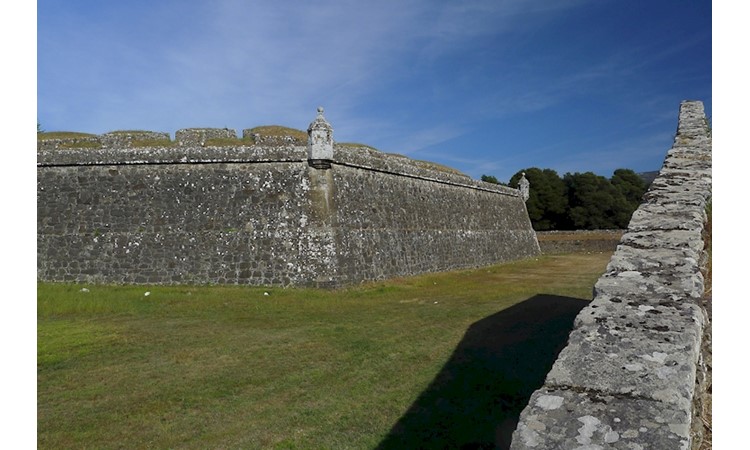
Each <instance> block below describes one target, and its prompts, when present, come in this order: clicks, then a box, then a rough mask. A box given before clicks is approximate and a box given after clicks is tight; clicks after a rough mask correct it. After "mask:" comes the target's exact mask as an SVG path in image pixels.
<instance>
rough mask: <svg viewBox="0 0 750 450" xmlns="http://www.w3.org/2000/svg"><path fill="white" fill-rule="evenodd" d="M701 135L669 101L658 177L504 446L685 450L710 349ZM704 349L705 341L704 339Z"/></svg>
mask: <svg viewBox="0 0 750 450" xmlns="http://www.w3.org/2000/svg"><path fill="white" fill-rule="evenodd" d="M710 198H711V137H710V132H709V130H708V125H707V122H706V117H705V114H704V111H703V104H702V103H701V102H695V101H686V102H683V103H682V104H681V107H680V116H679V125H678V129H677V134H676V137H675V141H674V145H673V147H672V149H671V150H669V152H668V153H667V157H666V159H665V161H664V165H663V167H662V169H661V171H660V172H659V176H658V177H657V179H656V180H655V181H654V182H653V184H652V185H651V188H650V189H649V191H648V192H647V193H646V195H645V196H644V202H643V204H641V206H640V207H639V208H638V210H637V211H636V212H635V213H634V214H633V217H632V219H631V221H630V224H629V226H628V230H627V231H626V233H625V234H624V235H623V237H622V239H621V240H620V244H619V245H618V247H617V250H616V251H615V254H614V255H613V256H612V259H611V261H610V263H609V265H608V266H607V270H606V272H605V274H604V275H603V276H602V277H601V278H600V279H599V280H598V282H597V283H596V285H595V287H594V299H593V301H592V302H591V303H590V305H588V306H587V307H586V308H584V309H583V310H582V311H581V312H580V313H579V315H578V316H577V318H576V321H575V328H574V330H573V332H572V333H571V334H570V336H569V340H568V345H567V347H565V348H564V349H563V350H562V352H561V353H560V354H559V356H558V358H557V361H556V362H555V364H554V365H553V367H552V369H551V371H550V372H549V374H548V375H547V378H546V381H545V383H544V385H543V386H542V388H540V389H539V390H537V391H536V392H534V394H533V395H532V396H531V399H530V401H529V404H528V406H527V407H526V408H525V409H524V411H523V412H522V414H521V417H520V422H519V424H518V427H517V428H516V430H515V433H514V434H513V442H512V444H511V448H512V449H535V450H543V449H577V448H581V449H584V448H585V449H595V448H596V449H603V448H617V449H649V448H651V449H690V448H697V447H698V446H699V445H700V441H701V430H702V423H701V420H700V419H699V418H698V417H697V413H698V411H700V410H701V402H702V399H703V394H704V392H705V386H706V370H705V369H706V367H705V363H704V359H703V356H702V348H703V347H704V346H706V345H707V343H708V342H710V337H709V336H710V335H709V334H707V333H710V323H709V322H708V319H707V314H706V310H705V309H704V306H703V296H704V286H703V276H702V274H701V269H702V264H703V263H704V262H705V252H704V241H703V231H704V224H705V220H706V212H705V211H706V205H707V202H709V201H710ZM709 345H710V344H709Z"/></svg>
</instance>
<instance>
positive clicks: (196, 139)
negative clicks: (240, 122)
mask: <svg viewBox="0 0 750 450" xmlns="http://www.w3.org/2000/svg"><path fill="white" fill-rule="evenodd" d="M210 139H237V132H236V131H234V130H230V129H229V128H183V129H181V130H177V132H176V133H175V140H176V141H177V143H179V144H180V145H182V146H191V145H197V146H204V145H206V141H208V140H210Z"/></svg>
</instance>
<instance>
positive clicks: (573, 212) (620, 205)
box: [482, 167, 648, 231]
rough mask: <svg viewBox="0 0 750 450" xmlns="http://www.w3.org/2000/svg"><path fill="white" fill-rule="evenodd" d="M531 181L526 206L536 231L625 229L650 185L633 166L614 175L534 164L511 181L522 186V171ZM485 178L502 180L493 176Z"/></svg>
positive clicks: (485, 178)
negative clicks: (566, 171) (520, 181)
mask: <svg viewBox="0 0 750 450" xmlns="http://www.w3.org/2000/svg"><path fill="white" fill-rule="evenodd" d="M522 173H525V174H526V179H527V180H529V184H530V186H529V199H528V201H527V202H526V209H527V210H528V212H529V218H530V219H531V225H532V226H533V227H534V230H536V231H546V230H606V229H624V228H627V226H628V222H630V216H632V215H633V211H635V210H636V209H637V208H638V205H640V204H641V200H642V198H643V194H644V193H645V192H646V189H647V188H648V185H647V184H646V181H645V180H644V179H643V178H642V177H641V176H640V175H638V174H637V173H635V172H634V171H632V170H630V169H617V170H615V172H614V174H613V175H612V177H611V178H609V179H608V178H606V177H603V176H601V175H596V174H594V173H592V172H585V173H578V172H576V173H566V174H565V175H564V176H563V177H562V178H561V177H560V176H559V175H558V174H557V172H555V171H554V170H552V169H539V168H536V167H531V168H528V169H524V170H519V171H518V172H516V174H515V175H513V176H512V177H511V179H510V182H509V183H508V184H507V185H508V186H510V187H513V188H518V181H519V180H520V179H521V174H522ZM482 181H486V182H489V183H496V184H503V183H500V182H499V181H498V180H497V178H495V177H494V176H491V175H482Z"/></svg>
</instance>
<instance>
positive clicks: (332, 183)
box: [37, 111, 539, 286]
mask: <svg viewBox="0 0 750 450" xmlns="http://www.w3.org/2000/svg"><path fill="white" fill-rule="evenodd" d="M320 115H321V116H322V111H321V112H320ZM192 130H198V131H190V132H188V131H184V130H181V132H180V133H179V134H180V136H181V137H184V138H185V139H187V140H190V139H193V138H195V139H194V140H195V142H194V143H192V144H190V145H173V144H174V143H170V142H168V141H166V140H163V139H161V138H160V137H159V136H160V135H159V136H150V137H148V136H147V137H148V138H149V139H150V140H149V141H148V142H150V143H151V144H153V145H151V146H133V145H130V144H127V145H125V144H123V146H122V147H114V146H102V147H101V148H65V149H54V148H47V147H45V146H43V145H40V146H39V148H38V149H37V276H38V279H40V280H43V281H71V282H97V283H150V284H173V283H174V284H183V283H231V284H251V285H279V286H303V285H307V286H341V285H347V284H352V283H358V282H361V281H365V280H373V279H381V278H387V277H393V276H406V275H414V274H418V273H423V272H432V271H439V270H447V269H453V268H464V267H476V266H481V265H487V264H493V263H497V262H501V261H507V260H510V259H518V258H525V257H530V256H535V255H538V254H539V246H538V244H537V241H536V237H535V234H534V232H533V230H532V228H531V223H530V221H529V219H528V214H527V212H526V207H525V204H524V202H523V200H522V199H521V198H520V194H519V193H518V191H516V190H513V189H510V188H506V187H498V186H495V185H491V184H488V183H483V182H480V181H475V180H471V179H470V178H468V177H465V176H461V175H458V174H456V173H453V172H450V171H446V170H442V169H441V168H439V167H437V166H435V167H433V166H431V165H430V163H425V162H419V161H412V160H410V159H408V158H403V157H396V156H390V155H384V154H382V153H381V154H376V153H372V152H376V151H374V150H365V148H364V147H362V148H360V147H354V148H353V147H347V146H338V147H336V150H335V151H334V152H332V153H333V157H332V159H330V160H318V161H316V162H315V164H313V163H312V162H311V160H310V159H309V157H308V149H307V148H306V147H305V146H302V145H295V144H292V143H280V144H279V143H277V144H273V145H271V144H269V143H267V144H261V145H258V144H250V143H245V142H239V143H237V144H235V143H232V142H230V143H229V145H220V146H212V145H205V144H206V141H207V140H208V139H209V138H210V139H215V138H218V139H225V138H226V139H233V138H232V137H231V136H229V137H228V138H227V137H222V136H221V135H222V134H225V131H223V130H222V131H220V132H218V135H215V134H211V133H208V132H207V131H206V129H192ZM183 131H184V132H183ZM230 134H231V133H230ZM183 135H185V136H183ZM157 138H158V139H157ZM128 139H131V141H129V142H130V143H131V144H132V140H133V139H135V138H134V136H130V137H129V138H128ZM144 139H145V138H144ZM198 141H202V144H201V143H199V142H198ZM161 142H164V145H161ZM185 142H187V141H185ZM72 146H73V147H74V146H75V143H74V144H73V145H72ZM377 153H380V152H377Z"/></svg>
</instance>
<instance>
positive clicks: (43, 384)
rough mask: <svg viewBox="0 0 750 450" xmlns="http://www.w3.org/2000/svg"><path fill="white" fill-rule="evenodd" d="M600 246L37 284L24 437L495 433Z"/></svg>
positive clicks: (559, 341) (459, 438) (431, 440)
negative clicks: (352, 275)
mask: <svg viewBox="0 0 750 450" xmlns="http://www.w3.org/2000/svg"><path fill="white" fill-rule="evenodd" d="M609 257H610V254H575V255H559V256H545V257H540V258H538V259H537V260H527V261H520V262H515V263H510V264H504V265H498V266H494V267H490V268H483V269H476V270H465V271H458V272H451V273H442V274H430V275H424V276H418V277H413V278H407V279H399V280H391V281H388V282H381V283H372V284H367V285H363V286H358V287H356V288H349V289H342V290H335V291H327V290H314V289H277V288H249V287H228V286H210V287H208V286H174V287H165V286H162V287H159V286H97V285H80V284H79V285H70V284H45V283H40V284H38V288H37V289H38V294H37V315H38V321H37V333H38V344H37V375H38V377H37V401H38V404H37V408H38V416H37V419H38V421H37V427H38V430H37V433H38V434H37V436H38V437H37V443H38V447H39V448H49V449H61V448H66V449H73V448H97V449H102V448H128V449H134V448H164V449H167V448H279V449H289V448H304V449H308V448H313V449H315V448H321V449H322V448H326V449H329V448H378V447H379V448H416V447H422V448H446V447H448V448H452V447H461V446H473V447H472V448H481V447H483V446H487V445H491V444H493V443H497V442H504V441H505V440H507V439H508V438H509V433H510V432H512V430H513V428H514V427H515V421H516V420H517V417H518V414H519V413H520V409H521V408H522V407H523V406H524V405H525V404H526V401H527V400H528V396H529V395H530V394H531V392H532V391H533V390H534V389H536V388H537V387H539V385H541V383H542V382H543V379H544V376H545V374H546V373H547V371H548V369H549V367H550V366H551V364H552V361H553V360H554V358H555V355H556V353H557V352H558V351H559V350H560V349H561V348H562V347H563V346H564V344H565V340H566V338H567V334H568V333H569V331H570V330H571V328H572V321H573V318H574V317H575V314H576V313H577V312H578V311H579V310H580V309H581V308H582V307H583V306H584V305H585V304H586V300H589V299H590V297H591V290H592V286H593V284H594V282H595V281H596V279H597V278H598V277H599V276H600V274H601V273H602V272H603V270H604V268H605V266H606V264H607V262H608V260H609ZM83 288H86V289H88V291H83V290H82V289H83ZM146 293H148V295H146Z"/></svg>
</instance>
